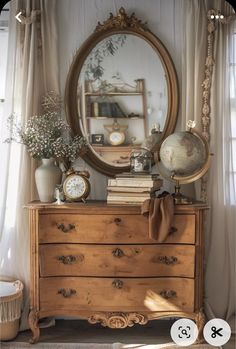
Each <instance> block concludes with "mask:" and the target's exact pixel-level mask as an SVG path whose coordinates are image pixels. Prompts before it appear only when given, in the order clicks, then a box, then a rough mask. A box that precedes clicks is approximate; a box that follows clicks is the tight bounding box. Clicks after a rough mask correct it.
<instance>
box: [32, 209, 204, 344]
mask: <svg viewBox="0 0 236 349" xmlns="http://www.w3.org/2000/svg"><path fill="white" fill-rule="evenodd" d="M27 208H28V209H29V217H30V234H31V250H30V251H31V285H30V313H29V325H30V328H31V330H32V333H33V337H32V340H31V342H32V343H35V342H37V340H38V339H39V334H40V333H39V326H38V320H39V319H40V318H43V317H47V316H78V317H80V318H84V319H87V320H88V321H89V322H90V323H94V324H95V323H101V324H102V325H103V326H108V327H111V328H125V327H127V326H133V325H134V324H135V323H139V324H146V323H147V322H148V321H149V320H152V319H158V318H164V317H187V318H190V319H193V320H194V321H196V323H197V325H198V328H199V330H200V334H201V332H202V328H203V325H204V314H203V310H202V307H203V214H204V210H205V209H207V207H206V205H204V204H196V205H177V206H176V208H175V218H174V221H173V226H172V228H171V231H170V234H169V236H168V238H167V240H166V241H165V242H164V243H161V244H157V243H156V241H155V240H151V239H150V238H149V237H148V219H147V218H146V217H143V216H142V215H141V214H140V207H139V206H121V205H114V206H113V205H107V204H106V203H104V202H103V203H102V202H93V203H92V202H91V203H86V204H83V203H81V204H80V203H76V204H65V205H60V206H57V205H52V204H42V203H32V204H29V205H28V206H27Z"/></svg>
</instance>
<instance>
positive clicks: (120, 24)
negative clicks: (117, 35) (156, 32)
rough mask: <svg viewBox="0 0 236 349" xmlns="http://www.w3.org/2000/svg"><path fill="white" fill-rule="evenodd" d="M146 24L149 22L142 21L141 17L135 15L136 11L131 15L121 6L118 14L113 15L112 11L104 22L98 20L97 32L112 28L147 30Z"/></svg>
mask: <svg viewBox="0 0 236 349" xmlns="http://www.w3.org/2000/svg"><path fill="white" fill-rule="evenodd" d="M146 25H147V23H146V22H145V23H142V21H141V20H140V19H138V18H137V17H135V14H134V13H132V14H131V16H128V15H127V14H126V12H125V9H124V8H123V7H121V8H120V9H119V12H118V14H117V16H113V14H112V13H110V17H109V18H108V19H107V20H106V21H104V22H103V24H101V23H100V22H98V25H97V27H96V29H95V32H101V31H103V30H108V29H112V28H114V29H115V28H118V29H121V28H134V29H137V30H141V31H146V30H147V27H146Z"/></svg>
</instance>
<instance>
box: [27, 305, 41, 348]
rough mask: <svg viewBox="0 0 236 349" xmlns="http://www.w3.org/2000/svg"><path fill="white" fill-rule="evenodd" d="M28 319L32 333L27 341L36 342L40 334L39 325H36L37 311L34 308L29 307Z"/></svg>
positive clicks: (37, 319)
mask: <svg viewBox="0 0 236 349" xmlns="http://www.w3.org/2000/svg"><path fill="white" fill-rule="evenodd" d="M28 321H29V327H30V329H31V331H32V334H33V336H32V338H30V340H29V342H30V343H31V344H34V343H37V342H38V340H39V335H40V331H39V325H38V321H39V312H38V311H37V310H35V309H31V311H30V313H29V317H28Z"/></svg>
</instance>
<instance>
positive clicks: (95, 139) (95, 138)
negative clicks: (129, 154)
mask: <svg viewBox="0 0 236 349" xmlns="http://www.w3.org/2000/svg"><path fill="white" fill-rule="evenodd" d="M92 144H96V145H103V144H104V134H102V133H95V134H92Z"/></svg>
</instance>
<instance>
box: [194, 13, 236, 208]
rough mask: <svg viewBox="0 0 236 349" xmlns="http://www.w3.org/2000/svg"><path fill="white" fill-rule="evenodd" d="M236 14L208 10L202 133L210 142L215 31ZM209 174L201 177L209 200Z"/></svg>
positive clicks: (202, 193) (202, 192)
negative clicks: (226, 15)
mask: <svg viewBox="0 0 236 349" xmlns="http://www.w3.org/2000/svg"><path fill="white" fill-rule="evenodd" d="M234 17H235V15H231V16H228V17H225V16H223V15H222V14H221V13H220V12H219V11H216V10H213V9H212V10H209V11H208V12H207V19H208V22H207V31H208V36H207V56H206V62H205V74H204V80H203V83H202V87H203V92H202V115H201V119H202V135H203V137H205V139H206V140H207V142H208V143H210V122H211V116H210V113H211V109H210V96H211V86H212V76H213V69H214V64H215V60H214V44H215V31H216V29H217V26H218V24H219V23H222V24H227V23H229V22H230V21H231V20H232V19H233V18H234ZM207 181H208V177H207V174H206V175H205V176H204V177H202V178H201V199H202V200H203V201H204V202H206V201H207Z"/></svg>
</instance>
